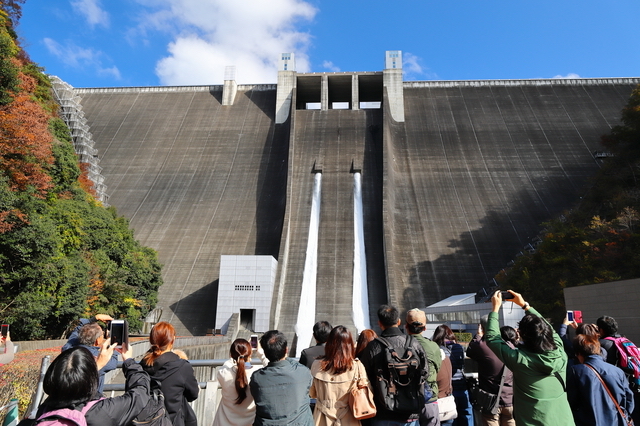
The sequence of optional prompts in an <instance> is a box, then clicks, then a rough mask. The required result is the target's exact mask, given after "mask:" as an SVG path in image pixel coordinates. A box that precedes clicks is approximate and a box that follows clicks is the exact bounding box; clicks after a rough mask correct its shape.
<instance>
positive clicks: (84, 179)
mask: <svg viewBox="0 0 640 426" xmlns="http://www.w3.org/2000/svg"><path fill="white" fill-rule="evenodd" d="M78 182H79V183H80V187H81V188H82V189H84V190H85V191H86V192H88V193H89V194H91V195H92V196H93V198H96V199H97V194H96V189H95V187H94V186H93V185H94V183H93V181H92V180H91V179H89V164H88V163H80V176H79V177H78Z"/></svg>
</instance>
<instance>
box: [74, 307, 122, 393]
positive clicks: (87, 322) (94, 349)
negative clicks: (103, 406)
mask: <svg viewBox="0 0 640 426" xmlns="http://www.w3.org/2000/svg"><path fill="white" fill-rule="evenodd" d="M98 321H101V322H104V323H107V322H109V321H113V318H112V317H111V316H110V315H106V314H96V315H95V316H94V317H92V318H89V319H87V318H81V319H80V323H79V324H78V326H77V327H76V328H75V329H74V330H73V331H72V332H71V335H70V336H69V340H67V343H65V345H64V346H63V347H62V352H64V351H66V350H67V349H71V348H75V347H77V346H82V347H84V348H86V349H88V350H89V352H91V354H92V355H93V357H94V358H95V359H96V361H98V392H99V393H102V390H103V389H104V376H105V374H107V373H108V372H109V371H111V370H115V369H116V368H117V367H118V352H115V351H111V352H110V353H111V354H112V355H111V357H110V358H108V359H104V358H102V359H100V358H99V355H100V351H101V350H102V344H103V342H104V341H105V332H104V330H103V329H102V327H101V326H100V325H99V324H98Z"/></svg>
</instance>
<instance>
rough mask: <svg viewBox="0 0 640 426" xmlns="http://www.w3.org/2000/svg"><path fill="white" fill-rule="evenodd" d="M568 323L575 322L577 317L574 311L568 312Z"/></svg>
mask: <svg viewBox="0 0 640 426" xmlns="http://www.w3.org/2000/svg"><path fill="white" fill-rule="evenodd" d="M567 321H569V322H573V321H575V315H574V314H573V311H567Z"/></svg>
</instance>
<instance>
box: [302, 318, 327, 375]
mask: <svg viewBox="0 0 640 426" xmlns="http://www.w3.org/2000/svg"><path fill="white" fill-rule="evenodd" d="M329 333H331V324H329V322H327V321H318V322H317V323H315V324H314V325H313V338H314V339H315V340H316V345H315V346H311V347H310V348H307V349H304V350H303V351H302V353H301V354H300V364H302V365H306V366H307V368H311V365H313V362H314V361H315V360H316V359H318V358H320V357H321V356H324V345H325V343H327V339H328V338H329Z"/></svg>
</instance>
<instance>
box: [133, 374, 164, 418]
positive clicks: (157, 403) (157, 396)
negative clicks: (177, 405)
mask: <svg viewBox="0 0 640 426" xmlns="http://www.w3.org/2000/svg"><path fill="white" fill-rule="evenodd" d="M149 396H150V398H149V402H148V403H147V406H146V407H144V408H143V409H142V411H140V413H139V414H138V416H137V417H136V418H135V419H134V420H133V422H132V423H133V425H134V426H173V424H172V423H171V419H170V418H169V414H167V409H166V408H165V406H164V394H163V393H162V390H160V383H159V382H158V381H156V380H152V381H151V391H150V395H149Z"/></svg>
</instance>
